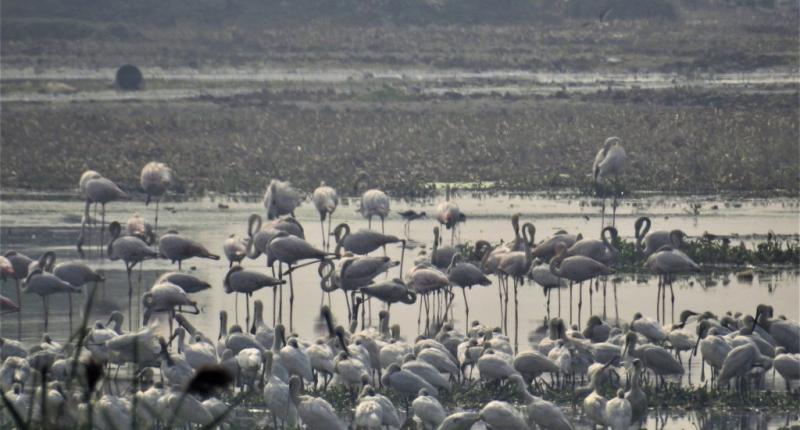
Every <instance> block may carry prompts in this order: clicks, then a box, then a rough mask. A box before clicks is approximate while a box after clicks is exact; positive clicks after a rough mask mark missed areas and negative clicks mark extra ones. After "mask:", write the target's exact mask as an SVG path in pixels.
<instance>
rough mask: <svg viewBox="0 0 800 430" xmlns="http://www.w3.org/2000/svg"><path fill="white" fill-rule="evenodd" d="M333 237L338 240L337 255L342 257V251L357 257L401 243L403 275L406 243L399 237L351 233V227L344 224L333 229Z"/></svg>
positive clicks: (368, 232) (359, 232) (374, 233)
mask: <svg viewBox="0 0 800 430" xmlns="http://www.w3.org/2000/svg"><path fill="white" fill-rule="evenodd" d="M333 236H334V238H335V240H336V249H335V251H334V252H335V253H336V255H341V250H342V249H344V250H345V251H348V252H352V253H353V254H356V255H367V254H369V253H370V252H372V251H375V250H377V249H378V248H381V247H385V246H386V245H388V244H390V243H400V244H402V246H403V248H402V250H401V251H400V273H403V260H404V257H405V252H406V241H405V239H400V238H398V237H397V236H392V235H387V234H383V233H378V232H375V231H372V230H363V229H362V230H358V231H356V232H352V233H351V231H350V226H349V225H347V224H346V223H342V224H339V225H337V226H336V228H334V229H333Z"/></svg>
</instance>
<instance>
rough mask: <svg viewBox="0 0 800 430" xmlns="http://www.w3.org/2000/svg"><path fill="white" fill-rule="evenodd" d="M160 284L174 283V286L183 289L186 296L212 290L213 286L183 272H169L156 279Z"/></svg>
mask: <svg viewBox="0 0 800 430" xmlns="http://www.w3.org/2000/svg"><path fill="white" fill-rule="evenodd" d="M160 282H172V283H173V284H175V285H177V286H179V287H181V289H182V290H183V291H186V294H194V293H199V292H200V291H205V290H207V289H209V288H211V284H209V283H208V282H206V281H203V280H201V279H199V278H198V277H196V276H193V275H190V274H188V273H183V272H167V273H164V274H163V275H161V276H159V277H158V279H156V282H155V283H156V284H158V283H160Z"/></svg>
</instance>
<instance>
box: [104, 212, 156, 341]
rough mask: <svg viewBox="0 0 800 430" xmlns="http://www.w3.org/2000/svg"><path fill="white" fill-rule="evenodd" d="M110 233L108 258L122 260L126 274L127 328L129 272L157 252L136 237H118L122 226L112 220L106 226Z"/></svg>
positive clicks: (130, 313)
mask: <svg viewBox="0 0 800 430" xmlns="http://www.w3.org/2000/svg"><path fill="white" fill-rule="evenodd" d="M108 231H109V233H110V234H111V242H109V243H108V258H109V259H110V260H111V261H114V260H122V261H123V262H124V263H125V272H126V274H127V275H128V330H131V329H132V328H133V322H132V320H133V318H132V316H133V305H132V303H133V284H131V272H132V271H133V268H134V266H136V265H137V264H141V263H142V262H143V261H144V260H147V259H150V258H156V257H158V253H157V252H155V251H153V250H152V249H150V247H149V246H148V245H147V244H146V243H145V242H144V241H143V240H142V239H139V238H138V237H134V236H123V237H120V233H121V231H122V226H121V225H120V224H119V223H118V222H116V221H114V222H112V223H111V224H109V226H108Z"/></svg>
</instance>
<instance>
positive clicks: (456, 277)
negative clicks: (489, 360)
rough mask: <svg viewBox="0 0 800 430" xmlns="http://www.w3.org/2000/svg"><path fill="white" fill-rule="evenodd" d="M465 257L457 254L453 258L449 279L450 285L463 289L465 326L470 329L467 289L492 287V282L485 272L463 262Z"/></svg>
mask: <svg viewBox="0 0 800 430" xmlns="http://www.w3.org/2000/svg"><path fill="white" fill-rule="evenodd" d="M462 260H463V256H462V255H461V254H456V255H454V256H453V259H452V262H451V263H450V268H449V269H448V270H447V279H448V280H449V281H450V284H452V285H454V286H457V287H461V294H462V295H463V296H464V326H465V330H466V329H468V328H469V303H468V302H467V288H470V289H472V287H474V286H475V285H482V286H490V285H492V281H491V280H489V278H487V277H486V275H484V274H483V271H482V270H481V269H479V268H478V267H477V266H475V265H474V264H472V263H467V262H464V261H462Z"/></svg>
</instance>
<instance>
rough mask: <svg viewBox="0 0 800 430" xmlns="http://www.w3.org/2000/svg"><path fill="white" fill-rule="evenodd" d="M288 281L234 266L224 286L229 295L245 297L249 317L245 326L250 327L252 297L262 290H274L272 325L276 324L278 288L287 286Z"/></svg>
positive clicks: (237, 313) (227, 275)
mask: <svg viewBox="0 0 800 430" xmlns="http://www.w3.org/2000/svg"><path fill="white" fill-rule="evenodd" d="M285 283H286V281H283V280H281V279H275V278H273V277H271V276H269V275H266V274H264V273H261V272H257V271H255V270H249V269H245V268H243V267H242V266H234V267H231V268H230V270H228V273H227V274H226V275H225V280H224V282H223V285H224V286H225V292H226V293H228V294H231V293H237V294H238V293H242V294H244V295H245V298H246V300H247V303H246V305H245V307H246V310H247V317H246V318H245V325H247V326H249V325H250V296H252V295H253V293H254V292H256V291H258V290H260V289H262V288H272V323H273V324H275V302H276V300H275V298H276V295H277V288H278V287H279V286H280V285H283V284H285ZM236 311H237V312H236V319H237V322H238V319H239V318H238V315H239V312H238V307H237V309H236Z"/></svg>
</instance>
